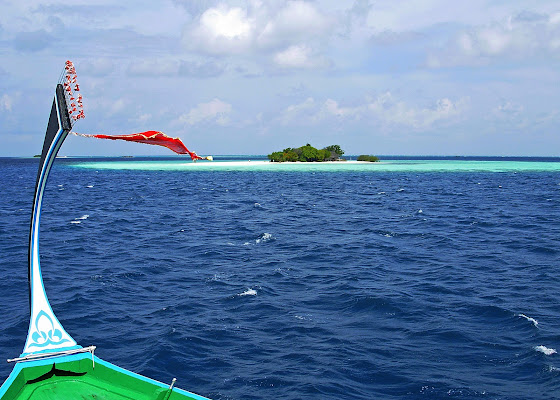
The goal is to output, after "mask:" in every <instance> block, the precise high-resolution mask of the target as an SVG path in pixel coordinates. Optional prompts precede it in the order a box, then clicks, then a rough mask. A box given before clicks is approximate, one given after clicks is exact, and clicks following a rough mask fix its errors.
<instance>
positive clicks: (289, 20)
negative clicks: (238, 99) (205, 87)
mask: <svg viewBox="0 0 560 400" xmlns="http://www.w3.org/2000/svg"><path fill="white" fill-rule="evenodd" d="M331 26H332V21H331V19H330V18H329V17H327V16H326V15H325V14H323V13H322V12H321V11H319V9H318V8H317V6H316V5H315V4H314V3H311V2H306V1H299V0H298V1H288V2H280V3H279V2H268V3H264V2H259V1H253V2H249V4H248V5H247V6H245V7H238V6H228V5H226V4H220V5H218V6H216V7H212V8H209V9H207V10H206V11H204V12H203V13H202V14H201V15H200V16H199V17H198V18H197V19H195V20H193V21H192V23H191V24H190V25H189V26H188V27H187V28H186V29H185V31H184V34H183V42H184V44H185V45H186V46H187V48H189V49H196V50H198V51H200V52H202V53H207V54H213V55H220V54H226V55H233V54H249V53H258V52H264V53H265V54H268V53H270V52H274V51H278V49H280V48H289V47H290V46H294V45H298V44H301V43H308V42H311V41H323V40H325V38H326V37H328V36H329V28H330V27H331Z"/></svg>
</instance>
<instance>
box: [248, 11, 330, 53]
mask: <svg viewBox="0 0 560 400" xmlns="http://www.w3.org/2000/svg"><path fill="white" fill-rule="evenodd" d="M330 25H331V23H330V21H329V19H328V18H327V17H326V16H325V15H323V14H322V13H321V12H320V11H319V10H318V9H317V8H316V7H315V5H314V4H312V3H308V2H305V1H289V2H288V3H287V4H286V6H285V7H283V8H282V9H280V11H279V12H278V13H277V14H276V15H275V16H274V17H273V18H271V19H269V20H268V21H267V22H266V24H265V26H264V29H262V31H261V32H260V33H259V36H258V42H259V44H260V45H261V46H275V45H283V44H285V43H287V42H293V41H301V40H302V39H310V38H314V37H320V36H322V35H324V34H325V33H326V31H327V29H328V28H329V27H330Z"/></svg>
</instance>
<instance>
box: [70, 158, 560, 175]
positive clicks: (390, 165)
mask: <svg viewBox="0 0 560 400" xmlns="http://www.w3.org/2000/svg"><path fill="white" fill-rule="evenodd" d="M73 165H74V166H77V167H80V168H92V169H104V170H106V169H109V170H111V169H112V170H145V171H148V170H157V171H270V172H275V171H277V172H368V173H374V172H517V171H560V163H559V162H542V161H480V160H469V161H464V160H459V161H452V160H389V161H382V162H379V163H366V162H356V161H348V162H331V163H270V162H267V161H214V162H198V163H193V162H189V161H183V160H142V161H136V160H126V161H124V160H123V161H114V160H111V161H83V160H81V161H76V162H75V163H74V164H73Z"/></svg>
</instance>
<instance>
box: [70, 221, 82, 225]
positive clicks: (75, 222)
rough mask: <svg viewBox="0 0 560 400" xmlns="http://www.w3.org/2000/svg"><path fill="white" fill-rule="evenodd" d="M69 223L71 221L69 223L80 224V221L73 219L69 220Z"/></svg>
mask: <svg viewBox="0 0 560 400" xmlns="http://www.w3.org/2000/svg"><path fill="white" fill-rule="evenodd" d="M70 223H71V224H81V223H82V221H76V220H74V221H70Z"/></svg>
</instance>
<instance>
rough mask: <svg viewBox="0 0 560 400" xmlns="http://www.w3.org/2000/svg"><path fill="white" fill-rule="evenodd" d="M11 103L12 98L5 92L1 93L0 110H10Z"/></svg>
mask: <svg viewBox="0 0 560 400" xmlns="http://www.w3.org/2000/svg"><path fill="white" fill-rule="evenodd" d="M12 104H13V99H12V98H11V97H10V96H8V95H7V94H4V95H2V97H0V110H6V111H8V112H12Z"/></svg>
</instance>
